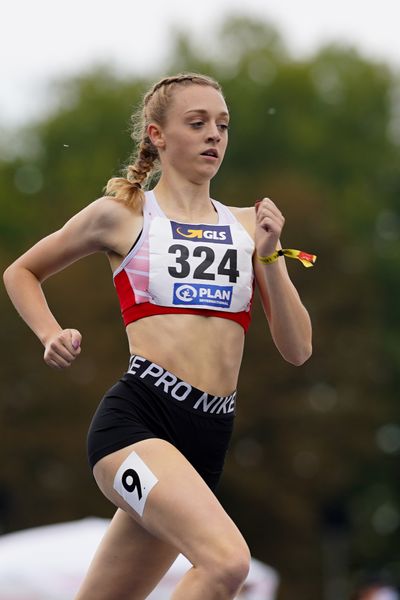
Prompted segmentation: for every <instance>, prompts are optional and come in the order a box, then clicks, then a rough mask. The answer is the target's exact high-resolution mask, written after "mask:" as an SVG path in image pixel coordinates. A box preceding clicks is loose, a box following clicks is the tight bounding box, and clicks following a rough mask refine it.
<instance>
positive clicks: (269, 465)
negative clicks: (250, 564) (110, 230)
mask: <svg viewBox="0 0 400 600" xmlns="http://www.w3.org/2000/svg"><path fill="white" fill-rule="evenodd" d="M175 35H176V45H175V51H174V52H173V54H172V56H171V57H170V58H169V62H168V65H167V66H166V68H165V71H167V72H175V71H177V70H196V71H201V72H207V73H209V74H211V75H213V76H215V77H216V78H217V79H218V80H219V81H220V82H221V84H222V85H223V88H224V91H225V95H226V98H227V101H228V105H229V107H230V111H231V116H232V125H231V129H230V147H229V149H228V154H227V157H226V159H225V163H224V165H223V167H222V169H221V171H220V173H219V174H218V176H217V177H216V179H215V181H214V182H213V188H212V191H213V196H214V197H216V198H218V199H220V200H221V201H223V202H224V203H226V204H228V205H239V206H240V205H243V206H245V205H250V204H252V203H254V201H255V200H256V199H257V198H260V197H263V196H270V197H272V198H273V199H274V201H275V202H276V203H277V204H278V205H279V207H280V208H281V210H282V212H283V213H284V214H285V216H286V226H285V231H284V237H283V242H284V244H285V245H289V246H290V247H299V248H303V249H305V250H309V251H312V252H316V253H317V254H318V262H317V266H316V268H315V269H313V270H302V269H301V268H300V267H299V265H298V264H297V263H296V264H289V265H288V268H289V269H290V272H291V276H292V278H293V280H294V281H295V284H296V286H297V287H298V289H299V291H300V294H301V296H302V298H303V300H304V302H305V304H306V305H307V307H308V308H309V311H310V313H311V317H312V320H313V324H314V356H313V358H312V359H311V360H310V361H309V362H308V363H307V364H306V365H305V366H303V367H301V368H294V367H291V366H290V365H288V364H286V363H284V361H283V360H282V359H281V358H280V356H279V355H278V354H277V352H276V350H275V349H274V347H273V345H272V343H271V341H270V336H269V334H268V331H267V328H266V326H265V320H264V318H263V315H262V314H261V309H260V306H259V305H258V304H256V307H255V311H254V319H253V324H252V327H251V329H250V333H249V335H248V340H247V352H246V355H245V359H244V363H243V368H242V374H241V382H240V388H239V389H240V403H239V415H238V419H237V425H236V432H235V436H234V440H233V442H232V447H231V451H230V454H229V457H228V460H227V465H226V472H225V476H224V479H223V482H222V485H221V489H220V496H221V499H222V502H223V503H224V505H225V506H226V507H227V510H228V511H229V512H230V514H231V515H232V516H233V518H234V519H235V520H236V522H237V523H238V524H239V526H240V528H241V529H242V530H243V532H244V534H245V536H246V538H247V539H248V541H249V544H250V547H251V550H252V553H253V555H254V556H256V557H257V558H260V559H261V560H264V561H266V562H268V563H269V564H271V565H272V566H274V567H275V568H276V569H277V570H278V571H279V573H280V575H281V577H282V585H281V590H280V598H282V600H286V599H290V598H299V599H301V600H307V599H309V598H310V599H313V600H314V599H315V598H324V599H328V600H329V599H330V598H335V599H336V598H345V597H346V594H347V593H348V591H349V586H351V583H352V581H353V579H354V577H356V576H357V575H359V574H360V573H362V572H363V571H367V570H378V571H382V572H385V573H387V574H391V575H392V576H393V577H396V575H397V574H398V573H399V572H400V552H399V546H398V542H397V540H398V535H399V529H400V484H399V478H398V477H396V474H398V460H399V454H400V410H399V406H398V391H397V390H398V384H399V379H400V350H399V348H400V345H399V344H398V339H399V328H400V311H399V310H398V307H399V300H400V282H399V277H398V270H397V269H398V268H399V262H400V253H399V208H400V206H399V202H400V201H399V198H400V193H399V192H400V175H399V170H398V165H399V164H400V163H399V159H400V133H399V119H400V109H399V106H400V100H399V97H400V94H399V89H400V88H399V77H398V74H397V73H395V72H394V71H392V70H390V69H389V68H388V66H386V65H385V64H382V63H375V62H373V61H372V60H370V59H369V60H367V59H365V58H364V57H363V56H361V55H360V54H359V53H358V52H357V50H355V49H354V48H344V47H339V46H327V47H324V48H322V49H320V51H319V52H318V53H317V54H316V55H314V56H312V57H310V58H309V59H307V60H303V61H298V60H294V59H293V58H291V56H290V55H289V53H288V51H287V49H286V48H285V44H284V41H283V40H282V38H281V37H280V35H279V33H278V32H277V31H276V30H275V29H274V28H273V27H271V26H270V25H268V24H266V23H262V22H259V21H252V20H251V19H246V18H239V17H232V18H230V19H228V20H227V21H226V22H225V23H224V25H223V26H222V28H221V30H220V31H219V32H218V33H217V34H216V40H217V41H216V42H215V47H213V48H212V50H210V51H209V52H208V53H207V52H206V51H205V50H204V49H202V50H201V51H200V50H199V48H196V46H195V45H194V42H192V41H191V40H189V39H188V38H187V37H186V36H185V35H184V34H182V33H181V32H176V33H175ZM155 78H156V77H154V79H155ZM149 84H150V81H147V80H144V79H143V80H142V79H140V78H135V77H132V78H130V79H122V78H120V77H118V76H116V75H115V74H114V73H113V72H112V70H110V69H108V68H106V67H99V68H97V69H94V70H92V71H91V72H88V73H84V74H82V75H81V76H80V77H76V78H74V79H67V80H65V81H64V82H63V83H62V84H60V85H59V88H58V90H57V92H56V94H57V97H58V98H59V103H58V106H57V108H56V109H55V110H54V111H53V112H52V113H51V114H49V115H48V116H46V118H44V119H43V120H42V121H41V122H37V123H33V124H32V125H31V126H30V127H27V128H26V129H25V130H24V131H19V132H15V136H18V138H19V144H18V145H19V146H20V147H21V146H23V145H24V144H23V142H24V140H26V143H25V152H24V154H23V155H20V156H15V157H14V158H12V159H8V160H5V161H3V163H2V164H1V166H0V202H1V216H0V233H1V239H2V244H1V259H2V263H3V264H4V266H5V265H6V264H7V263H8V262H10V261H11V260H12V259H13V258H14V257H15V256H16V255H17V254H20V253H21V252H22V251H23V250H24V249H25V248H26V247H28V246H29V245H31V244H32V243H33V242H35V241H36V240H37V239H39V238H40V237H42V236H43V235H45V234H46V233H48V232H50V231H52V230H54V229H56V228H58V227H60V226H61V225H62V224H63V223H64V222H65V220H66V219H68V218H69V217H70V216H71V215H72V214H73V213H75V212H76V211H78V210H79V209H80V208H82V207H83V206H84V205H85V204H87V203H88V202H90V201H91V200H93V199H95V198H96V197H98V196H100V195H101V194H102V189H103V186H104V185H105V183H106V181H107V179H108V178H109V177H111V176H112V175H114V174H116V173H117V172H118V171H119V169H120V168H121V166H122V165H123V164H124V162H125V161H126V159H127V158H128V157H129V155H130V153H131V152H132V146H131V140H130V138H129V133H128V132H129V117H130V114H131V112H132V110H133V108H134V107H135V105H136V103H137V102H138V100H139V98H140V97H141V94H142V93H143V92H144V91H145V90H146V89H147V87H148V85H149ZM21 141H22V143H21ZM3 150H4V148H3ZM7 150H8V152H9V151H10V148H8V149H7ZM112 287H113V286H112V282H111V273H110V272H109V268H108V265H107V261H105V260H104V257H101V256H98V257H90V258H88V259H86V260H85V261H81V262H80V263H78V264H76V265H73V266H72V267H71V268H70V269H69V270H68V271H66V272H64V273H62V274H59V275H57V276H55V277H54V278H52V279H51V280H50V281H49V282H48V283H46V285H45V289H46V293H47V295H48V299H49V303H50V305H51V306H52V308H53V309H54V311H55V313H56V315H57V317H58V319H59V320H60V322H61V323H62V324H64V326H66V327H69V326H73V327H77V328H78V329H80V330H81V331H82V332H83V334H84V352H83V353H82V356H81V357H80V359H79V361H78V362H77V364H76V365H74V367H73V368H72V369H70V370H69V371H68V372H65V373H54V372H52V371H50V370H48V369H47V368H46V367H45V365H44V363H43V362H42V359H41V348H40V345H39V344H38V342H37V341H36V340H35V339H33V336H30V335H29V333H28V332H27V330H26V327H25V325H24V324H22V322H21V321H20V320H19V319H18V318H17V317H16V315H15V313H14V312H13V309H12V308H11V306H10V303H9V301H8V300H7V298H6V296H5V294H2V295H1V296H0V303H1V315H2V326H1V335H2V348H3V354H2V364H1V370H2V377H1V395H2V403H1V405H0V418H1V439H2V459H1V462H2V468H1V479H0V525H1V527H2V530H3V531H11V530H14V529H20V528H24V527H29V526H34V525H39V524H43V523H49V522H57V521H63V520H69V519H75V518H79V517H82V516H85V515H88V514H98V515H102V516H109V515H111V512H112V508H111V507H110V506H109V505H108V504H107V503H106V501H105V500H103V498H102V497H101V495H100V493H99V492H98V491H97V488H96V487H95V485H94V483H93V481H92V479H91V476H90V475H89V471H88V468H87V466H86V461H85V444H84V440H85V435H86V429H87V426H88V422H89V420H90V417H91V414H92V413H93V411H94V409H95V407H96V405H97V402H98V400H99V399H100V397H101V396H102V394H103V392H104V390H105V389H107V388H108V387H109V386H110V385H111V384H112V383H113V382H114V380H115V379H116V378H117V377H118V376H119V375H120V374H121V373H122V372H123V370H124V369H125V366H126V363H127V358H128V357H127V350H128V349H127V346H126V345H125V343H124V342H123V343H122V344H121V338H123V327H122V323H121V321H120V317H119V309H118V305H117V299H116V297H115V295H114V292H113V289H112Z"/></svg>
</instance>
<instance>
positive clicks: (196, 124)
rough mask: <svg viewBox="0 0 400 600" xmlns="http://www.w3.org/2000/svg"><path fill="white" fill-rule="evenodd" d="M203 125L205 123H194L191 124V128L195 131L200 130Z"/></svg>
mask: <svg viewBox="0 0 400 600" xmlns="http://www.w3.org/2000/svg"><path fill="white" fill-rule="evenodd" d="M203 125H204V122H203V121H193V122H192V123H190V126H191V127H193V129H200V128H201V127H202V126H203Z"/></svg>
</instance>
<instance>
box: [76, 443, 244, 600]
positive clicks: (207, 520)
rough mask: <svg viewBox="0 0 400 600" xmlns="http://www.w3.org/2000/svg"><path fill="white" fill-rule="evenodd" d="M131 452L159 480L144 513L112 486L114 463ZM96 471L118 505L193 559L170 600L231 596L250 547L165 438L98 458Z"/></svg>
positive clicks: (117, 464)
mask: <svg viewBox="0 0 400 600" xmlns="http://www.w3.org/2000/svg"><path fill="white" fill-rule="evenodd" d="M132 451H135V452H136V453H137V454H138V455H139V456H140V458H141V459H142V460H143V461H144V463H145V464H146V465H147V467H148V468H149V469H150V470H151V471H152V472H153V473H154V475H155V477H156V478H157V479H158V483H157V484H156V485H155V486H154V487H153V489H152V490H151V492H150V493H149V496H148V498H147V501H146V504H145V508H144V512H143V516H142V517H141V516H140V515H139V514H138V513H137V512H136V511H135V510H133V508H132V507H131V506H130V504H128V502H126V501H125V500H124V499H123V498H122V496H120V495H119V494H118V492H116V490H114V488H113V482H114V477H115V474H116V472H117V471H118V468H119V467H120V465H121V463H122V462H123V461H124V460H125V458H126V457H127V456H129V455H130V454H131V452H132ZM94 474H95V477H96V480H97V483H98V485H99V487H100V489H101V490H102V491H103V493H104V494H105V495H106V496H107V497H108V498H109V499H110V500H111V501H112V502H113V503H114V504H116V506H119V507H120V508H122V509H124V510H125V511H126V512H127V513H129V514H130V515H131V516H132V517H133V518H134V519H135V521H136V522H137V523H139V524H141V525H142V526H143V527H144V528H145V530H146V531H147V532H148V533H149V534H151V535H153V536H154V537H155V538H157V539H159V540H161V541H163V542H164V543H165V544H167V545H169V546H170V547H173V548H176V549H177V550H178V551H179V552H181V553H182V554H184V555H185V556H186V557H187V558H188V559H189V560H190V562H191V563H192V564H193V569H191V570H190V571H189V573H188V574H187V575H186V576H185V577H184V578H183V580H182V581H181V583H180V584H179V586H178V588H177V589H176V591H175V593H174V595H173V599H174V600H204V598H207V600H230V599H232V598H234V597H235V595H236V594H237V593H238V591H239V589H240V587H241V586H242V584H243V582H244V580H245V578H246V576H247V573H248V569H249V562H250V554H249V550H248V548H247V545H246V543H245V541H244V539H243V537H242V535H241V534H240V532H239V530H238V529H237V527H236V526H235V524H234V523H233V521H232V520H231V519H230V518H229V516H228V515H227V514H226V512H225V511H224V509H223V508H222V506H221V505H220V503H219V502H218V500H217V498H216V497H215V496H214V494H213V493H212V492H211V491H210V489H209V488H208V486H207V485H206V484H205V482H204V481H203V479H202V478H201V477H200V476H199V475H198V473H197V472H196V471H195V469H194V468H193V467H192V466H191V465H190V464H189V463H188V461H187V460H186V459H185V458H184V457H183V456H182V454H181V453H180V452H179V451H178V450H177V449H176V448H174V447H173V446H172V445H171V444H169V443H167V442H164V441H163V440H159V439H148V440H144V441H142V442H138V443H136V444H133V445H132V446H129V447H127V448H124V449H122V450H119V451H117V452H114V453H112V454H110V455H108V456H106V457H104V458H103V459H101V460H100V461H99V462H98V463H97V464H96V466H95V470H94ZM138 597H139V596H138ZM133 598H135V599H136V596H134V595H132V599H133ZM85 600H86V599H85Z"/></svg>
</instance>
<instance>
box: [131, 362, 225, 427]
mask: <svg viewBox="0 0 400 600" xmlns="http://www.w3.org/2000/svg"><path fill="white" fill-rule="evenodd" d="M127 372H128V373H130V374H131V375H135V376H136V377H139V379H142V380H143V381H145V382H146V383H147V384H148V385H150V386H152V387H154V388H155V389H156V390H158V392H159V393H161V394H162V395H163V396H164V397H167V398H168V399H170V400H172V401H173V402H174V403H176V404H178V405H180V406H181V407H182V408H185V409H187V410H190V411H191V412H194V413H197V414H201V415H205V416H210V417H220V418H225V419H226V418H232V417H234V415H235V408H236V391H234V392H232V393H231V394H229V396H213V395H212V394H208V393H207V392H203V391H202V390H199V389H198V388H196V387H194V386H193V385H191V384H190V383H187V382H186V381H183V380H182V379H179V377H177V376H176V375H174V374H173V373H171V372H170V371H167V370H166V369H164V368H163V367H161V366H160V365H157V364H156V363H153V362H151V361H150V360H148V359H147V358H144V357H143V356H139V355H137V354H133V355H132V356H131V357H130V359H129V368H128V371H127Z"/></svg>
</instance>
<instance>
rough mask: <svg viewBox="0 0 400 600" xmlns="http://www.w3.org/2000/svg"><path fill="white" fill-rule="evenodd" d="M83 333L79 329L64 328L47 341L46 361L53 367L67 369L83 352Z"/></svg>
mask: <svg viewBox="0 0 400 600" xmlns="http://www.w3.org/2000/svg"><path fill="white" fill-rule="evenodd" d="M81 341H82V335H81V334H80V332H79V331H78V330H77V329H62V330H60V331H59V332H57V333H56V334H55V335H53V336H51V337H50V338H49V340H48V341H47V342H46V345H45V351H44V361H45V363H46V364H47V365H49V367H52V368H53V369H65V368H66V367H69V366H70V365H71V364H72V362H73V361H74V360H75V359H76V357H77V356H79V354H80V352H81Z"/></svg>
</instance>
